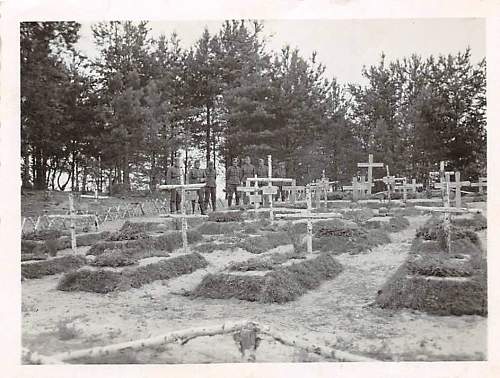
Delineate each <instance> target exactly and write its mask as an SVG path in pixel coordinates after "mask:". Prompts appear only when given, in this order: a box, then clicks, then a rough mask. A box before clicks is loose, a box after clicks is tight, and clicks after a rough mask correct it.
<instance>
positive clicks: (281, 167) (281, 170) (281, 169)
mask: <svg viewBox="0 0 500 378" xmlns="http://www.w3.org/2000/svg"><path fill="white" fill-rule="evenodd" d="M273 176H274V175H273ZM275 176H276V177H280V178H284V177H286V166H285V162H284V161H280V162H279V164H278V169H276V174H275ZM278 198H281V201H283V202H285V192H284V191H283V182H282V181H280V182H278V193H277V194H276V197H275V199H276V201H278Z"/></svg>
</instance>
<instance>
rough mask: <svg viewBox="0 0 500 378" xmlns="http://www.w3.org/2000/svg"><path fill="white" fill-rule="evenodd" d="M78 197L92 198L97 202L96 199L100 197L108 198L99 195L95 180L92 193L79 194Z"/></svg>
mask: <svg viewBox="0 0 500 378" xmlns="http://www.w3.org/2000/svg"><path fill="white" fill-rule="evenodd" d="M80 197H81V198H93V199H94V200H95V201H96V202H97V200H100V199H106V198H109V197H108V196H99V190H98V189H97V182H96V183H94V195H89V194H82V195H80Z"/></svg>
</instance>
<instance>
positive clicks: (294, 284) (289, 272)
mask: <svg viewBox="0 0 500 378" xmlns="http://www.w3.org/2000/svg"><path fill="white" fill-rule="evenodd" d="M341 271H342V266H341V265H340V264H339V263H338V262H337V261H336V260H335V259H334V258H333V257H332V256H330V255H328V254H322V255H319V256H318V257H315V258H313V259H310V260H304V261H301V262H299V263H295V264H292V265H289V266H284V267H280V268H278V269H276V270H273V271H271V272H269V273H267V274H265V275H263V276H259V275H255V276H250V275H236V274H224V273H219V274H208V275H206V276H205V277H204V278H203V280H202V281H201V283H200V284H199V285H198V286H197V287H196V289H195V290H194V291H193V292H192V293H191V294H192V295H193V296H195V297H196V296H201V297H206V298H218V299H228V298H238V299H241V300H247V301H259V302H263V303H284V302H288V301H292V300H295V299H296V298H298V297H299V296H301V295H303V294H304V293H305V292H306V291H308V290H311V289H314V288H317V287H318V286H319V285H320V284H321V282H322V281H325V280H328V279H332V278H334V277H336V276H337V275H338V274H339V273H340V272H341Z"/></svg>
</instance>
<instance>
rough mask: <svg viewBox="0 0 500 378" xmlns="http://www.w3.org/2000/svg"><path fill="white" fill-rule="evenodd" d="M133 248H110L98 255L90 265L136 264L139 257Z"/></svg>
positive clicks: (115, 265)
mask: <svg viewBox="0 0 500 378" xmlns="http://www.w3.org/2000/svg"><path fill="white" fill-rule="evenodd" d="M132 251H133V249H128V250H127V249H126V250H122V249H110V250H107V251H104V253H102V254H100V255H98V256H97V257H96V258H95V260H94V261H92V263H91V264H90V265H93V266H110V267H118V266H127V265H133V264H135V263H136V262H137V261H138V260H139V258H138V257H137V256H134V255H133V252H132Z"/></svg>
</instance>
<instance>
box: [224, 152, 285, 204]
mask: <svg viewBox="0 0 500 378" xmlns="http://www.w3.org/2000/svg"><path fill="white" fill-rule="evenodd" d="M238 163H239V160H238V158H234V159H233V160H232V165H231V166H230V167H229V168H228V169H227V171H226V194H227V201H228V206H229V207H231V205H232V202H233V196H234V197H235V202H236V206H239V204H240V192H238V190H237V187H238V186H240V185H244V184H245V182H246V180H247V178H251V177H255V176H257V177H268V174H269V167H268V165H267V164H266V163H265V161H264V159H259V160H258V165H257V167H255V166H254V165H253V164H252V160H251V159H250V157H249V156H247V157H245V159H244V160H243V164H241V167H240V166H238ZM273 177H283V178H284V177H286V164H285V162H284V161H281V162H279V163H278V166H277V168H276V169H275V170H274V171H273ZM258 185H259V186H260V187H262V186H264V185H266V186H267V185H268V184H267V183H266V182H259V183H258ZM263 197H264V196H263ZM279 198H281V200H282V201H285V199H286V195H285V191H283V184H282V183H278V193H277V194H276V196H275V201H277V200H278V199H279ZM263 201H264V203H263V204H264V205H267V201H268V200H267V197H266V198H264V200H263ZM249 202H250V198H249V196H248V195H246V194H245V193H243V203H244V204H245V205H247V204H248V203H249Z"/></svg>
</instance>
